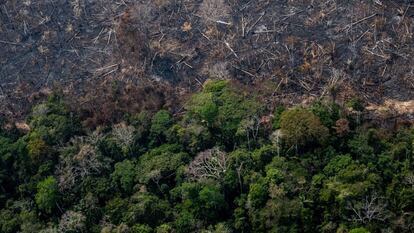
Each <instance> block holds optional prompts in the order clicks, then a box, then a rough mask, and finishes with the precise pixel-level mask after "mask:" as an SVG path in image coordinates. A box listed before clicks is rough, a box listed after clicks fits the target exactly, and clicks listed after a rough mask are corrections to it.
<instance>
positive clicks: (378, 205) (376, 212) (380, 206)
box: [349, 193, 387, 224]
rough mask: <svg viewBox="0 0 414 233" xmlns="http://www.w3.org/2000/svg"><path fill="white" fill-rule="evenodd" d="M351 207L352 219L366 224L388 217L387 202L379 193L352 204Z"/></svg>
mask: <svg viewBox="0 0 414 233" xmlns="http://www.w3.org/2000/svg"><path fill="white" fill-rule="evenodd" d="M349 209H350V210H352V212H353V216H352V219H351V220H352V221H354V222H359V223H363V224H365V223H370V222H373V221H381V222H383V221H385V220H386V219H387V214H386V204H385V203H384V202H383V198H382V197H380V196H378V194H377V193H373V194H371V195H369V196H367V197H365V199H364V201H363V202H362V203H355V204H351V205H350V207H349Z"/></svg>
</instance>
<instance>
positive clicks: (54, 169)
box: [0, 80, 414, 233]
mask: <svg viewBox="0 0 414 233" xmlns="http://www.w3.org/2000/svg"><path fill="white" fill-rule="evenodd" d="M363 108H364V106H363V105H361V104H360V103H359V101H358V100H357V99H355V100H353V101H350V102H349V103H347V104H346V105H344V106H339V105H337V104H335V103H334V102H332V101H330V100H327V99H320V100H319V101H316V102H315V103H313V104H312V105H310V106H308V107H306V108H305V107H300V106H297V107H293V108H286V107H285V106H276V107H274V108H272V110H270V109H269V108H268V106H265V105H264V104H263V103H262V101H260V100H259V99H258V98H257V97H256V96H255V95H254V93H253V92H251V91H250V90H247V89H243V88H240V87H238V86H237V84H236V83H234V82H229V81H223V80H221V81H208V82H206V83H205V84H204V85H203V89H202V90H201V91H200V92H198V93H195V94H194V95H192V96H191V97H190V98H189V99H188V101H186V103H184V104H183V110H182V111H180V112H179V113H178V114H177V113H172V112H169V111H168V110H165V109H160V110H157V111H142V112H139V113H137V114H124V115H123V116H122V117H121V118H120V119H121V120H119V121H117V122H105V123H102V124H98V125H96V126H94V127H89V126H87V125H88V124H86V123H85V121H84V118H83V117H84V116H82V115H77V114H76V113H75V112H73V111H72V110H71V108H70V106H68V105H67V104H66V103H65V102H64V101H63V100H62V98H61V97H60V95H58V94H53V95H51V96H50V97H49V99H48V101H46V102H44V103H41V104H39V105H37V106H35V107H34V108H33V109H32V111H31V113H30V115H29V116H27V118H26V122H27V124H28V125H27V126H26V129H27V130H26V131H23V130H21V127H20V129H16V128H13V127H2V130H1V132H0V209H1V210H0V232H3V233H12V232H22V233H29V232H42V233H46V232H68V233H69V232H71V233H74V232H80V233H82V232H96V233H99V232H101V233H111V232H120V233H121V232H125V233H127V232H130V233H137V232H140V233H147V232H148V233H150V232H156V233H167V232H177V233H179V232H205V233H207V232H217V233H219V232H220V233H225V232H246V233H247V232H280V233H287V232H290V233H294V232H309V233H313V232H324V233H328V232H336V233H346V232H349V233H368V232H371V233H374V232H381V233H383V232H384V233H385V232H407V233H409V232H414V170H413V166H414V129H413V128H410V127H406V126H404V125H401V126H398V127H396V128H395V129H393V130H390V129H387V130H385V129H382V128H381V127H379V126H378V125H376V124H374V123H373V122H370V121H369V120H366V119H364V118H363V117H361V114H360V113H361V111H363Z"/></svg>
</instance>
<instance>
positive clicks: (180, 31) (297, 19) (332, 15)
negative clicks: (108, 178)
mask: <svg viewBox="0 0 414 233" xmlns="http://www.w3.org/2000/svg"><path fill="white" fill-rule="evenodd" d="M413 33H414V1H408V0H359V1H358V0H315V1H314V0H151V1H149V0H147V1H132V0H42V1H36V0H0V104H1V109H0V111H1V112H2V114H5V115H7V116H11V117H18V116H19V115H20V114H22V113H24V112H25V111H27V110H28V109H29V108H30V106H31V104H33V103H35V102H36V101H37V100H39V99H42V98H43V96H46V95H47V94H49V93H50V92H52V91H54V90H57V89H58V90H60V91H62V92H63V93H65V94H66V96H68V97H69V98H70V99H71V100H72V101H74V102H76V103H77V106H79V107H80V108H92V107H93V106H99V105H100V104H102V103H100V101H105V102H107V101H110V100H113V97H107V95H109V94H108V90H112V91H113V90H114V89H117V90H116V91H113V92H116V93H118V92H120V93H123V94H124V95H129V100H128V101H130V102H133V103H138V104H136V105H134V106H132V107H131V106H130V105H129V104H125V108H132V109H134V110H137V111H138V110H139V109H141V108H142V106H144V105H145V106H147V107H148V108H149V107H150V106H165V105H168V104H169V103H170V102H172V101H171V99H174V98H175V97H172V96H173V95H175V96H182V95H184V94H185V93H190V92H192V91H193V90H195V89H197V88H199V87H200V86H201V85H202V83H203V82H204V81H205V80H206V79H235V80H238V81H240V82H241V83H244V84H247V85H251V86H252V88H255V90H257V91H258V92H259V93H262V94H263V96H266V101H269V103H270V104H274V103H276V102H291V103H298V102H302V101H303V100H304V99H306V98H309V97H312V98H321V97H323V96H330V98H334V99H337V100H338V101H341V100H344V99H347V98H351V97H355V96H357V97H359V98H362V99H364V100H365V101H366V102H367V103H374V104H376V105H381V104H382V103H384V102H386V101H396V102H407V101H411V100H414V56H413V55H414V46H413V45H414V38H413V36H414V35H413ZM114 86H116V87H114ZM109 92H110V91H109ZM125 98H126V97H125ZM146 99H151V101H150V102H151V104H145V103H146ZM152 99H153V101H152ZM156 99H157V100H156ZM160 99H161V100H160ZM125 101H126V103H130V102H128V101H127V100H125ZM114 103H115V104H114V105H113V106H115V105H117V104H118V105H119V103H120V102H119V100H117V101H114ZM111 106H112V105H111ZM95 108H96V107H95ZM97 110H98V109H97Z"/></svg>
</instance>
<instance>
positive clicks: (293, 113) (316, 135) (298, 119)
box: [280, 108, 329, 146]
mask: <svg viewBox="0 0 414 233" xmlns="http://www.w3.org/2000/svg"><path fill="white" fill-rule="evenodd" d="M280 128H281V130H282V134H283V137H284V139H285V140H286V143H287V144H288V145H290V146H304V145H306V144H308V143H315V142H318V143H323V142H324V141H325V140H326V139H327V137H328V136H329V132H328V129H327V128H326V127H325V126H323V125H322V123H321V121H320V119H319V118H318V117H317V116H315V115H314V114H313V113H312V112H310V111H309V110H306V109H303V108H294V109H290V110H287V111H285V112H283V113H282V116H281V118H280Z"/></svg>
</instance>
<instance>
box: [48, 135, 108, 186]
mask: <svg viewBox="0 0 414 233" xmlns="http://www.w3.org/2000/svg"><path fill="white" fill-rule="evenodd" d="M96 137H98V136H97V135H96V133H94V134H92V135H91V136H90V137H79V138H75V139H73V140H72V142H71V143H72V145H70V146H68V147H65V148H63V149H62V155H61V158H60V161H59V164H58V165H57V168H56V170H57V176H58V178H59V179H58V185H59V189H60V190H61V191H65V190H69V189H71V188H72V187H73V186H74V185H75V184H76V183H77V182H78V181H80V180H82V179H83V178H85V177H87V176H90V175H94V174H99V173H100V172H101V171H102V170H104V169H106V168H107V166H108V165H109V160H108V159H105V158H103V157H102V156H101V154H100V153H99V152H98V149H97V147H96V146H97V145H96V144H91V143H89V142H94V141H96V142H97V141H99V139H97V138H96ZM73 149H75V150H76V152H75V153H73V152H71V150H73ZM66 151H69V152H68V153H66Z"/></svg>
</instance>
